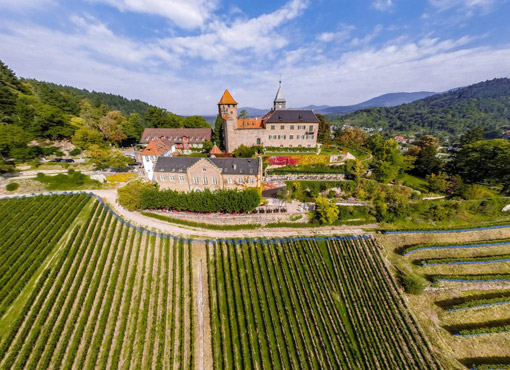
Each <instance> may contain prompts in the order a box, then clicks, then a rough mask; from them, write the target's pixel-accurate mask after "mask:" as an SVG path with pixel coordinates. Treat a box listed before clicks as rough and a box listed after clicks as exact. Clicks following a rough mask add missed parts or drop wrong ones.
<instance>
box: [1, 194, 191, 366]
mask: <svg viewBox="0 0 510 370" xmlns="http://www.w3.org/2000/svg"><path fill="white" fill-rule="evenodd" d="M82 209H83V211H82V212H81V214H80V217H77V215H78V213H79V212H80V211H81V210H82ZM13 210H15V211H13ZM23 220H25V221H23ZM15 224H19V227H14V226H11V225H15ZM0 225H1V226H0V236H1V238H2V240H3V242H2V244H1V246H2V251H1V252H2V258H1V260H0V261H1V268H2V269H4V270H5V272H4V273H3V274H2V275H1V276H2V278H3V279H4V280H6V283H5V284H3V285H2V292H4V291H6V292H7V294H5V293H4V295H3V296H2V297H5V298H3V299H2V301H1V304H2V305H1V307H2V317H1V319H0V339H1V341H0V343H1V344H0V368H2V369H22V368H23V369H48V368H54V369H60V368H63V369H84V368H87V369H106V368H109V369H117V368H121V369H152V368H168V369H170V368H172V369H173V368H182V369H184V368H191V367H192V362H193V351H194V346H193V345H192V333H193V320H191V317H192V313H193V312H192V308H193V302H192V295H191V288H190V287H191V269H190V263H191V259H190V253H189V251H190V248H189V246H188V245H187V243H186V244H185V243H184V242H182V241H178V240H177V241H174V240H173V239H170V238H167V237H162V236H158V235H150V234H149V233H147V232H139V231H137V230H136V229H134V228H132V227H128V226H126V225H123V224H122V223H121V222H119V220H118V219H117V218H116V217H114V216H113V215H112V214H111V213H108V212H107V211H106V210H105V209H104V208H103V207H102V206H101V205H100V204H99V202H97V201H92V200H90V198H88V197H87V196H85V195H81V196H58V197H37V198H29V199H13V200H1V201H0ZM36 230H37V232H36ZM64 234H65V235H64ZM62 236H64V237H63V238H62ZM45 241H49V242H45ZM18 255H19V256H20V257H18V258H14V256H18ZM11 256H13V257H12V258H11ZM17 261H21V262H19V264H21V266H17V265H16V263H18V262H17ZM23 263H24V264H23ZM11 271H12V273H11ZM8 277H9V278H8ZM7 287H10V288H9V289H8V288H7ZM24 288H25V289H24Z"/></svg>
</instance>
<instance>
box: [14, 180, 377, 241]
mask: <svg viewBox="0 0 510 370" xmlns="http://www.w3.org/2000/svg"><path fill="white" fill-rule="evenodd" d="M86 191H87V192H90V193H93V194H95V195H97V196H99V197H101V198H102V199H103V200H104V201H105V202H106V203H108V204H109V205H110V206H111V208H112V209H113V210H114V211H115V212H116V213H117V214H119V215H120V216H121V217H122V218H124V219H125V220H127V221H129V222H131V223H132V224H133V225H137V226H141V227H145V228H147V229H152V230H158V231H160V232H163V233H166V234H170V235H175V236H181V237H184V238H194V239H222V238H276V237H288V236H291V235H292V236H310V235H342V234H349V235H362V234H366V231H364V230H363V229H371V228H375V227H377V225H363V229H362V228H361V227H360V226H332V227H320V228H317V227H316V228H260V229H253V230H228V231H223V230H208V229H200V228H194V227H188V226H181V225H176V224H172V223H168V222H165V221H160V220H156V219H154V218H151V217H146V216H143V215H142V214H141V213H139V212H130V211H128V210H126V209H125V208H123V207H121V206H120V205H119V204H118V203H117V190H115V189H108V190H86ZM55 193H56V192H53V194H55ZM40 194H49V193H48V192H46V193H40ZM19 195H21V194H16V195H12V196H19ZM12 196H10V195H9V196H7V197H12Z"/></svg>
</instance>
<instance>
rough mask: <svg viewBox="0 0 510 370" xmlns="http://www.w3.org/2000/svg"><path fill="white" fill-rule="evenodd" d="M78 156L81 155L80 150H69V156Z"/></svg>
mask: <svg viewBox="0 0 510 370" xmlns="http://www.w3.org/2000/svg"><path fill="white" fill-rule="evenodd" d="M80 154H81V149H78V148H76V149H73V150H71V151H70V152H69V155H70V156H72V157H75V156H77V155H80Z"/></svg>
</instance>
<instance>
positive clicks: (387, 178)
mask: <svg viewBox="0 0 510 370" xmlns="http://www.w3.org/2000/svg"><path fill="white" fill-rule="evenodd" d="M372 167H373V171H372V172H373V175H374V177H375V179H376V180H377V181H379V182H382V183H383V184H387V183H389V182H391V181H394V180H395V179H397V177H398V175H399V171H400V167H397V166H395V165H394V164H393V163H392V162H385V161H373V162H372Z"/></svg>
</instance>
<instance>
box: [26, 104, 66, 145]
mask: <svg viewBox="0 0 510 370" xmlns="http://www.w3.org/2000/svg"><path fill="white" fill-rule="evenodd" d="M34 108H35V118H34V121H33V123H32V125H31V126H30V127H29V128H27V129H28V131H30V132H32V133H33V134H34V135H35V136H36V137H42V138H48V139H53V140H56V139H63V138H70V137H71V136H72V135H73V133H74V131H75V128H74V127H73V126H72V125H71V124H70V123H69V122H68V119H67V118H66V115H65V114H64V112H62V111H61V110H60V109H58V108H56V107H52V106H50V105H46V104H38V105H36V106H35V107H34Z"/></svg>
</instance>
